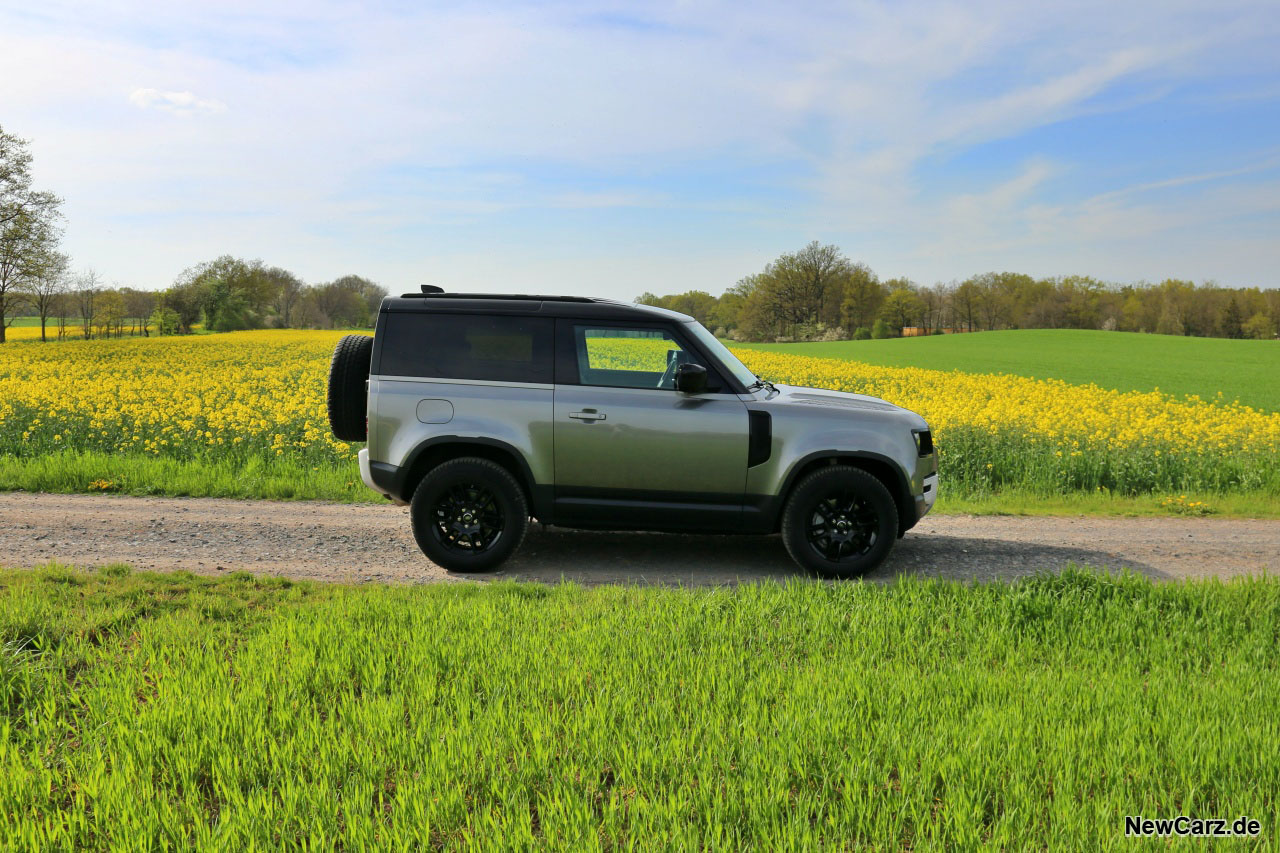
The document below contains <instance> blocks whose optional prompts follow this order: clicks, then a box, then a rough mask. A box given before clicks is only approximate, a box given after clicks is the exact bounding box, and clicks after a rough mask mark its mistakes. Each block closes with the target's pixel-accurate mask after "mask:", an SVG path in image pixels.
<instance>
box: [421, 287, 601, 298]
mask: <svg viewBox="0 0 1280 853" xmlns="http://www.w3.org/2000/svg"><path fill="white" fill-rule="evenodd" d="M430 286H431V285H423V287H430ZM400 298H401V299H522V300H523V299H527V300H531V301H538V302H595V301H597V300H595V299H592V298H591V297H589V296H534V295H531V294H528V293H445V292H443V291H440V292H430V293H427V292H424V293H402V294H400Z"/></svg>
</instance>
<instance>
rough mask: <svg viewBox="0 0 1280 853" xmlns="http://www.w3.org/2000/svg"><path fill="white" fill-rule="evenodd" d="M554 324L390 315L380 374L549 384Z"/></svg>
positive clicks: (480, 317)
mask: <svg viewBox="0 0 1280 853" xmlns="http://www.w3.org/2000/svg"><path fill="white" fill-rule="evenodd" d="M553 322H554V321H552V320H547V319H541V318H538V319H535V318H532V317H497V316H493V315H486V314H472V315H468V314H388V315H387V316H386V328H385V330H383V331H382V360H381V361H380V362H379V367H378V372H379V373H381V374H382V375H384V376H421V377H424V378H430V379H475V380H481V381H484V380H488V381H492V382H543V383H550V382H551V335H552V331H551V330H552V324H553Z"/></svg>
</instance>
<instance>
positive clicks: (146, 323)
mask: <svg viewBox="0 0 1280 853" xmlns="http://www.w3.org/2000/svg"><path fill="white" fill-rule="evenodd" d="M120 295H121V296H123V297H124V313H125V316H126V317H128V318H129V319H131V320H132V321H133V331H132V334H135V335H138V334H141V335H142V336H143V337H148V336H149V334H150V331H151V314H152V312H153V311H155V310H156V294H155V291H151V290H136V289H134V288H132V287H122V288H120Z"/></svg>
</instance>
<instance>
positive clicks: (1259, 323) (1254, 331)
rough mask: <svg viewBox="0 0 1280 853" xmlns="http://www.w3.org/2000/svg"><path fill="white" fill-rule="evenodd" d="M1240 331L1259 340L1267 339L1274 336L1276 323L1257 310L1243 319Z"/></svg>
mask: <svg viewBox="0 0 1280 853" xmlns="http://www.w3.org/2000/svg"><path fill="white" fill-rule="evenodd" d="M1241 331H1243V332H1244V334H1246V335H1248V336H1249V337H1251V338H1254V339H1256V340H1259V341H1269V340H1271V339H1272V338H1274V337H1275V336H1276V324H1275V323H1273V322H1272V321H1271V318H1270V317H1268V316H1267V315H1266V314H1264V313H1262V312H1261V311H1259V312H1258V313H1257V314H1254V315H1253V316H1252V317H1250V318H1249V319H1248V320H1245V321H1244V324H1243V325H1242V327H1241Z"/></svg>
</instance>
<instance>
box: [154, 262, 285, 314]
mask: <svg viewBox="0 0 1280 853" xmlns="http://www.w3.org/2000/svg"><path fill="white" fill-rule="evenodd" d="M276 287H277V284H276V282H275V281H274V280H273V279H272V278H271V276H269V275H268V274H267V270H266V268H265V267H264V266H263V264H262V261H257V260H254V261H244V260H241V259H239V258H234V257H232V256H231V255H221V256H219V257H217V258H214V259H213V260H212V261H205V262H204V263H200V264H196V265H195V266H193V267H189V268H187V269H185V270H183V272H182V274H181V275H179V276H178V278H177V280H176V281H175V282H174V286H173V287H172V288H170V290H171V291H178V292H179V293H180V294H181V297H180V302H181V303H182V304H183V305H184V307H188V308H189V307H190V306H189V304H188V303H190V302H191V301H192V300H194V301H195V303H196V304H197V305H198V306H199V310H200V312H201V313H203V314H204V318H205V323H206V324H207V326H208V328H210V329H214V330H215V331H231V330H233V329H256V328H260V327H261V326H262V313H263V311H264V309H265V308H266V307H267V306H268V305H269V304H271V302H272V301H273V300H274V299H275V297H276ZM170 307H173V308H174V310H176V311H177V312H178V314H179V316H181V317H183V320H184V322H183V325H184V327H185V329H186V330H187V331H190V328H191V323H192V322H193V321H191V320H187V319H186V312H184V310H183V308H182V307H178V305H177V304H174V305H171V306H170Z"/></svg>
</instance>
